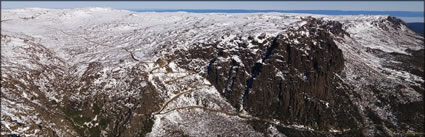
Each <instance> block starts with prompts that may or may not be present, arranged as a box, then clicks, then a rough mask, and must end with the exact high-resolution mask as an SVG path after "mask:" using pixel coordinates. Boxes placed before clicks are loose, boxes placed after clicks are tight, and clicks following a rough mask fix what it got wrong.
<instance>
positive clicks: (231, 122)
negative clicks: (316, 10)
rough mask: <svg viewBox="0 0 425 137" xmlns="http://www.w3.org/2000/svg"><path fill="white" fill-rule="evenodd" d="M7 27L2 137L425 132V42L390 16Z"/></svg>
mask: <svg viewBox="0 0 425 137" xmlns="http://www.w3.org/2000/svg"><path fill="white" fill-rule="evenodd" d="M3 13H4V15H5V16H4V17H3ZM3 18H5V19H4V20H3ZM53 18H54V20H52V19H53ZM93 18H97V21H96V22H95V21H93V20H92V19H93ZM146 19H149V21H147V20H146ZM141 22H143V23H141ZM28 24H32V25H28ZM47 26H49V27H47ZM2 27H3V28H2V36H1V37H2V66H1V68H2V81H1V84H2V87H1V91H2V96H1V99H2V103H1V106H2V112H1V114H2V116H1V120H2V122H1V124H2V126H1V135H21V136H37V135H41V136H308V137H310V136H397V135H400V134H403V135H412V134H414V135H423V132H424V127H423V124H422V123H423V122H424V121H423V119H424V113H423V110H424V109H423V93H424V79H423V78H424V67H423V65H424V61H423V52H424V47H423V42H424V39H423V37H422V36H420V35H418V34H416V33H414V32H412V31H411V30H409V29H408V28H407V27H406V24H404V23H403V22H402V21H401V20H399V19H397V18H394V17H387V16H335V17H334V16H314V17H311V16H306V15H285V14H274V13H270V14H246V15H245V14H237V15H233V14H212V15H208V16H207V15H204V14H191V13H150V14H147V13H133V12H128V11H119V10H113V9H105V8H88V9H69V10H51V9H22V10H7V11H2ZM46 112H49V113H46ZM58 125H61V126H58ZM406 131H409V132H406Z"/></svg>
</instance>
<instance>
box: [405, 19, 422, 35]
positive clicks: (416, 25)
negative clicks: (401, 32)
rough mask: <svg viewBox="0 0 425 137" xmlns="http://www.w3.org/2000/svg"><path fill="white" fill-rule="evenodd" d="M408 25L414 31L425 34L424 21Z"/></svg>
mask: <svg viewBox="0 0 425 137" xmlns="http://www.w3.org/2000/svg"><path fill="white" fill-rule="evenodd" d="M407 25H408V26H409V28H410V29H412V30H413V31H415V32H417V33H420V34H422V35H424V23H423V22H415V23H407Z"/></svg>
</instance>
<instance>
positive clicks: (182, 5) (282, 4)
mask: <svg viewBox="0 0 425 137" xmlns="http://www.w3.org/2000/svg"><path fill="white" fill-rule="evenodd" d="M1 3H2V4H1V5H2V8H28V7H41V8H81V7H111V8H116V9H257V10H368V11H422V12H423V11H424V1H407V2H403V1H374V2H370V1H345V2H342V1H316V2H311V1H310V2H307V1H304V2H303V1H300V2H289V1H268V2H259V1H251V2H250V1H232V2H228V1H227V2H226V1H208V2H207V1H204V2H202V1H174V2H166V1H163V2H152V1H135V2H130V1H127V2H122V1H115V2H106V1H90V2H82V1H79V2H75V1H74V2H66V1H57V2H46V1H44V2H35V1H27V2H8V1H6V2H4V1H2V2H1Z"/></svg>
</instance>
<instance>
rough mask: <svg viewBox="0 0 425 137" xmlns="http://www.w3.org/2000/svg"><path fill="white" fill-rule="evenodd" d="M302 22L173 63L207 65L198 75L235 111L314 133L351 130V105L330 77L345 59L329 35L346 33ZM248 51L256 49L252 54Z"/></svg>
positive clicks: (318, 23)
mask: <svg viewBox="0 0 425 137" xmlns="http://www.w3.org/2000/svg"><path fill="white" fill-rule="evenodd" d="M305 20H306V21H307V23H306V24H305V25H303V26H301V27H300V28H299V29H296V28H292V29H289V31H287V32H284V33H281V34H279V35H277V36H275V37H267V38H265V37H264V35H262V36H261V35H259V36H258V38H253V36H250V37H248V38H247V39H248V42H247V41H245V42H241V43H238V44H237V46H236V47H229V48H221V47H219V46H218V44H212V45H208V46H206V45H201V46H197V47H196V48H194V49H192V50H190V51H189V52H187V53H180V54H177V57H179V56H181V55H183V54H186V55H188V57H187V59H181V61H180V63H181V65H182V66H185V65H184V64H188V62H189V61H190V60H196V59H202V60H208V62H209V64H207V66H206V69H205V70H204V71H205V72H200V73H204V74H205V77H206V78H207V79H208V80H209V81H210V82H211V83H212V84H213V85H214V86H215V87H216V88H217V90H219V91H220V93H221V94H222V95H223V96H224V97H225V98H226V99H227V100H228V101H229V102H230V103H231V104H232V105H233V106H234V107H236V108H237V109H239V110H240V111H247V112H248V113H250V114H252V115H254V116H258V117H261V118H266V119H278V120H280V121H286V122H287V123H286V124H291V123H298V124H302V125H308V127H310V128H313V129H316V130H329V129H335V128H339V129H343V128H347V129H348V128H355V127H357V126H358V124H359V123H358V121H360V119H359V116H358V115H359V114H356V113H357V112H356V110H350V109H346V107H347V106H351V105H352V104H351V102H350V101H349V100H347V95H346V94H342V93H341V91H340V90H341V89H338V88H337V86H338V85H339V84H341V82H340V81H338V79H337V78H336V75H335V74H338V73H339V72H341V70H342V68H343V66H344V58H343V56H342V51H341V50H340V49H339V48H338V46H337V45H336V44H335V43H334V42H333V40H334V39H333V35H342V36H343V35H346V34H347V33H346V32H345V31H344V30H342V25H341V24H340V23H338V22H326V21H322V20H316V19H314V18H306V19H305ZM329 24H331V25H329ZM332 24H333V25H332ZM330 28H332V29H330ZM328 30H330V31H328ZM330 32H333V33H330ZM236 39H242V38H240V37H239V38H238V37H236V38H235V40H236ZM258 40H261V41H262V42H261V43H260V42H258ZM247 45H257V46H258V48H256V49H254V50H255V51H256V52H252V51H253V49H252V48H247ZM232 48H237V50H232ZM186 67H187V68H188V69H191V67H194V66H186ZM340 101H342V102H340ZM336 102H340V103H336ZM343 102H345V103H343ZM342 104H344V105H342ZM331 106H332V107H331ZM356 115H357V116H356ZM348 119H350V120H348ZM254 123H255V122H254ZM262 124H264V123H262ZM260 125H261V124H260ZM262 132H264V131H262Z"/></svg>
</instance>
